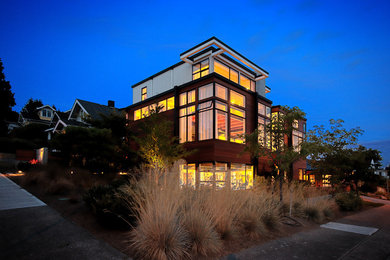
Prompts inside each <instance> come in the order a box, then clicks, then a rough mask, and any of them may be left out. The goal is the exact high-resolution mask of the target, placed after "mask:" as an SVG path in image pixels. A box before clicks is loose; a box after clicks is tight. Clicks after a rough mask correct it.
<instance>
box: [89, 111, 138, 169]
mask: <svg viewBox="0 0 390 260" xmlns="http://www.w3.org/2000/svg"><path fill="white" fill-rule="evenodd" d="M87 122H88V123H90V124H91V125H92V126H93V127H95V128H99V129H109V130H111V135H112V138H113V141H114V143H115V151H116V154H117V157H116V158H115V159H116V160H115V164H116V165H117V167H118V169H119V170H124V171H126V170H128V169H130V168H132V167H133V166H134V165H135V164H136V161H137V154H136V153H135V152H134V151H133V150H132V149H131V148H130V146H129V143H128V139H129V138H131V136H132V132H131V131H129V130H130V129H129V128H128V127H127V120H126V118H125V114H124V113H122V112H120V111H117V110H115V111H113V112H112V113H111V114H109V115H104V114H101V115H100V119H88V120H87Z"/></svg>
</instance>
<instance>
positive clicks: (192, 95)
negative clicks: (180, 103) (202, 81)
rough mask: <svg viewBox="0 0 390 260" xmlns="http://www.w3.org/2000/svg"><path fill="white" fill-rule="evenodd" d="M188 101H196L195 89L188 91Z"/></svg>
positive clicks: (189, 102)
mask: <svg viewBox="0 0 390 260" xmlns="http://www.w3.org/2000/svg"><path fill="white" fill-rule="evenodd" d="M187 102H188V104H191V103H193V102H195V89H194V90H191V91H188V92H187Z"/></svg>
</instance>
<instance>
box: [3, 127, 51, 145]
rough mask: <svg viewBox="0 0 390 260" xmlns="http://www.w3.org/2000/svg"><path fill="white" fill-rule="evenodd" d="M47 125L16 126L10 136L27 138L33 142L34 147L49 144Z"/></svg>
mask: <svg viewBox="0 0 390 260" xmlns="http://www.w3.org/2000/svg"><path fill="white" fill-rule="evenodd" d="M46 129H47V125H42V124H34V123H32V124H28V125H25V126H22V127H18V128H15V129H14V130H12V131H11V133H10V134H9V137H11V138H16V139H21V140H26V141H28V142H30V143H32V144H33V146H34V148H41V147H44V146H47V133H46V132H45V130H46Z"/></svg>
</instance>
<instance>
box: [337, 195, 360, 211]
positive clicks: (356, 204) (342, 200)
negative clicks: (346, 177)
mask: <svg viewBox="0 0 390 260" xmlns="http://www.w3.org/2000/svg"><path fill="white" fill-rule="evenodd" d="M335 200H336V203H337V205H338V206H339V207H340V209H341V210H345V211H355V210H358V209H360V208H361V207H362V205H363V203H362V199H361V198H360V196H359V195H357V194H356V193H354V192H348V193H347V192H344V193H338V194H336V197H335Z"/></svg>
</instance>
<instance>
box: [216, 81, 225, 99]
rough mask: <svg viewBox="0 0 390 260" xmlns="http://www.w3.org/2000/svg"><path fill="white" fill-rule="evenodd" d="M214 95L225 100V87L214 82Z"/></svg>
mask: <svg viewBox="0 0 390 260" xmlns="http://www.w3.org/2000/svg"><path fill="white" fill-rule="evenodd" d="M215 96H216V97H219V98H221V99H223V100H227V88H225V87H224V86H221V85H219V84H218V83H216V84H215Z"/></svg>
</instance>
